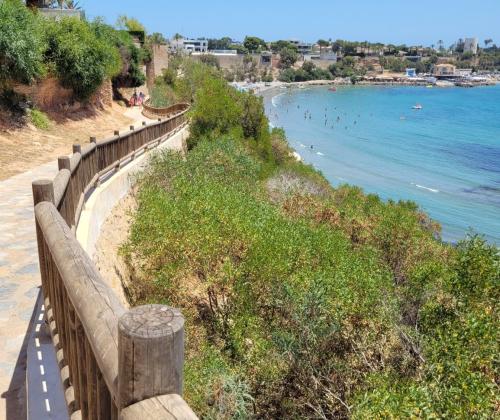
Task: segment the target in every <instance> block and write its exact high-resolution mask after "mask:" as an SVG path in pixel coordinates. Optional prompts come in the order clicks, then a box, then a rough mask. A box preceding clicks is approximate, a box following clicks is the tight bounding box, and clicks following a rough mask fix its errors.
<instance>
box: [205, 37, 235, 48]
mask: <svg viewBox="0 0 500 420" xmlns="http://www.w3.org/2000/svg"><path fill="white" fill-rule="evenodd" d="M232 43H233V40H232V39H231V38H229V37H227V36H225V37H223V38H221V39H215V38H213V39H209V40H208V49H209V50H229V49H231V44H232Z"/></svg>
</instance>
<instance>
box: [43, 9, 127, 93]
mask: <svg viewBox="0 0 500 420" xmlns="http://www.w3.org/2000/svg"><path fill="white" fill-rule="evenodd" d="M45 25H46V27H45V36H46V39H47V44H48V49H47V51H46V53H45V57H46V60H47V61H49V62H51V63H52V64H53V67H54V68H55V70H56V72H57V75H58V77H59V79H60V80H61V82H62V84H63V86H65V87H68V88H71V89H72V90H73V92H74V94H75V96H76V97H77V98H79V99H83V100H85V99H88V98H89V97H90V95H92V94H93V93H94V92H95V91H96V89H97V88H99V86H101V85H102V83H103V82H104V80H105V79H106V78H110V77H112V76H115V75H116V74H118V73H119V72H120V67H121V64H122V62H121V61H120V55H119V53H118V49H117V48H116V46H115V45H113V39H112V38H111V36H112V35H111V34H112V32H110V31H109V30H106V27H105V26H102V27H97V29H98V30H96V26H95V25H89V24H88V23H87V22H85V21H82V20H80V19H76V18H66V19H62V20H61V21H59V22H56V21H54V20H49V21H47V22H46V24H45ZM101 25H102V24H101ZM125 35H127V36H128V34H125ZM110 38H111V39H110Z"/></svg>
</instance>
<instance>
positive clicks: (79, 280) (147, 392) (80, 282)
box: [33, 105, 196, 420]
mask: <svg viewBox="0 0 500 420" xmlns="http://www.w3.org/2000/svg"><path fill="white" fill-rule="evenodd" d="M188 108H189V107H188V106H187V105H183V106H182V107H180V108H179V109H178V111H177V112H176V113H175V114H173V115H172V116H171V117H170V118H168V119H166V120H164V121H158V122H155V123H152V124H149V125H146V124H143V126H142V127H141V128H140V129H137V130H136V129H134V127H131V130H130V131H129V132H127V133H125V134H123V135H120V133H118V132H116V133H115V136H113V137H112V138H110V139H107V140H103V141H96V140H95V139H91V143H90V144H89V145H88V146H85V147H81V146H79V145H75V146H74V147H73V152H74V153H73V155H72V156H71V157H62V158H59V169H60V170H59V172H58V174H57V175H56V177H55V179H54V180H53V181H49V180H40V181H35V182H34V183H33V198H34V203H35V221H36V231H37V241H38V254H39V260H40V273H41V279H42V291H43V296H44V303H45V307H46V313H47V322H48V323H49V325H50V330H51V334H52V338H53V342H54V346H55V348H56V354H57V361H58V364H59V367H60V369H61V378H62V382H63V385H64V388H65V397H66V401H67V404H68V409H69V413H70V415H71V417H72V418H82V419H103V420H107V419H117V418H122V419H142V420H146V419H176V418H178V419H195V418H196V416H195V414H194V413H193V412H192V411H191V409H190V408H189V407H188V406H187V404H186V403H185V402H184V400H183V399H182V398H181V395H182V381H183V373H182V372H183V358H184V318H183V317H182V315H181V313H180V312H179V311H178V310H176V309H174V308H170V307H167V306H164V305H146V306H139V307H136V308H133V309H130V310H126V309H125V308H124V307H123V305H122V304H121V303H120V301H119V300H118V298H117V297H116V295H115V293H114V292H113V290H112V289H111V288H110V287H109V286H108V285H107V284H106V282H105V281H104V280H103V279H102V277H101V275H100V273H99V272H98V270H97V269H96V267H95V265H94V263H93V262H92V260H91V258H90V257H89V256H88V255H87V254H86V252H85V251H84V250H83V248H82V247H81V246H80V244H79V243H78V241H77V240H76V238H75V235H74V232H75V229H76V226H77V225H78V220H79V217H80V213H81V211H82V208H83V205H84V203H85V199H86V197H87V196H88V195H89V194H91V192H92V189H93V188H95V187H96V186H97V185H99V183H100V182H101V181H102V180H103V179H105V178H106V177H109V176H110V175H112V173H113V171H115V170H117V169H119V168H120V167H121V165H123V164H125V163H126V162H128V161H130V160H133V159H134V158H135V157H136V156H138V155H139V154H140V153H142V152H144V151H145V150H147V149H148V148H151V147H154V146H156V145H158V144H160V143H161V142H162V141H163V140H165V139H167V138H169V137H170V136H171V135H173V134H174V133H176V132H177V131H179V130H180V129H181V128H183V127H184V126H185V125H186V124H187V122H186V112H187V110H188Z"/></svg>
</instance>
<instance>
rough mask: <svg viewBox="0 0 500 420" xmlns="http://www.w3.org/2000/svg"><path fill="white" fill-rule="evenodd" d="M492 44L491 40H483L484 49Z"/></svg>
mask: <svg viewBox="0 0 500 420" xmlns="http://www.w3.org/2000/svg"><path fill="white" fill-rule="evenodd" d="M492 42H493V40H492V39H491V38H488V39H485V40H484V47H485V48H487V47H488V44H491V43H492Z"/></svg>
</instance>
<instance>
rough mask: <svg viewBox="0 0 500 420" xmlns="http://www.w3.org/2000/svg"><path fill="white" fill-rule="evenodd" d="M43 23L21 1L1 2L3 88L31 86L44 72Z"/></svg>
mask: <svg viewBox="0 0 500 420" xmlns="http://www.w3.org/2000/svg"><path fill="white" fill-rule="evenodd" d="M40 25H41V22H40V21H39V20H38V18H37V16H36V15H35V14H33V12H32V11H31V10H30V9H28V8H26V7H25V6H24V4H23V3H22V2H21V1H20V0H4V1H3V2H0V85H2V84H5V83H6V82H8V81H9V80H14V81H18V82H21V83H31V82H32V81H33V80H34V79H36V78H37V77H39V76H40V75H41V74H42V71H43V51H44V49H45V45H44V42H43V40H42V36H41V32H42V30H41V26H40Z"/></svg>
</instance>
